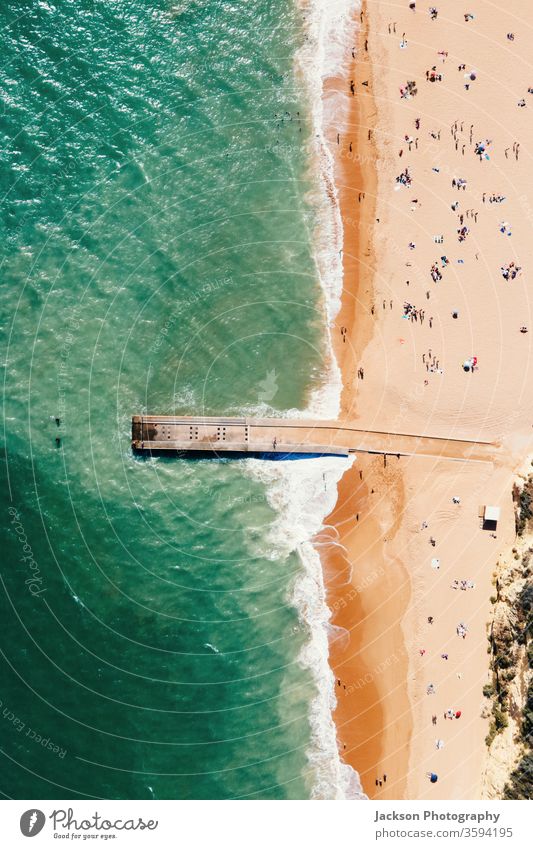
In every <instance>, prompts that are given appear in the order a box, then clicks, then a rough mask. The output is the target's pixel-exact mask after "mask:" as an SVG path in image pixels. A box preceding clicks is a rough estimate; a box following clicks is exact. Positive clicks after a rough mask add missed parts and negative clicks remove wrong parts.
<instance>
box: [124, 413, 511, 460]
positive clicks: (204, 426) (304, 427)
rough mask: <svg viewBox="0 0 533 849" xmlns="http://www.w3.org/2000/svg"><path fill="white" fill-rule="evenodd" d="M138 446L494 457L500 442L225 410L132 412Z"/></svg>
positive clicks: (160, 449) (139, 448)
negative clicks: (261, 416)
mask: <svg viewBox="0 0 533 849" xmlns="http://www.w3.org/2000/svg"><path fill="white" fill-rule="evenodd" d="M131 435H132V443H131V444H132V448H133V450H134V451H135V452H141V453H142V452H145V453H152V454H159V453H161V452H195V453H197V452H206V453H214V454H227V453H239V454H240V453H247V454H265V453H275V454H282V455H283V454H330V455H341V456H347V455H348V454H349V453H351V452H355V453H357V452H367V453H374V454H397V455H400V456H402V455H403V456H410V455H414V454H417V455H419V454H422V455H425V456H430V457H442V458H448V459H451V460H471V461H478V462H479V461H481V462H490V461H491V460H492V456H493V453H494V451H495V449H496V445H495V444H494V443H491V442H480V441H477V440H469V439H453V438H452V439H450V438H445V437H439V436H431V435H429V434H408V433H386V432H380V431H368V430H361V429H359V428H357V427H355V426H354V425H353V424H351V423H350V422H330V421H323V420H320V419H314V420H313V419H252V418H228V417H225V416H157V415H146V416H133V417H132V434H131Z"/></svg>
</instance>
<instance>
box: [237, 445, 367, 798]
mask: <svg viewBox="0 0 533 849" xmlns="http://www.w3.org/2000/svg"><path fill="white" fill-rule="evenodd" d="M354 459H355V457H354V456H353V455H352V456H350V457H320V458H309V459H302V460H295V461H292V462H291V461H280V462H276V461H273V462H265V461H264V460H254V459H249V460H244V461H243V466H244V469H245V470H246V472H247V473H248V474H251V475H252V476H253V477H254V478H256V479H259V480H261V481H262V482H263V483H264V484H265V485H266V492H267V498H268V501H269V503H270V505H271V506H272V508H273V509H274V510H275V511H276V516H277V518H276V519H275V521H274V523H273V525H272V526H271V528H270V531H269V536H268V539H267V544H268V546H269V552H268V555H267V556H271V557H272V558H273V559H277V558H280V557H286V556H287V555H288V554H289V553H290V552H293V551H296V552H297V553H298V555H299V556H300V559H301V561H302V571H301V573H300V574H299V575H298V577H297V579H296V581H295V583H294V586H293V588H292V593H291V599H290V601H291V603H292V604H293V605H294V606H295V608H296V609H297V610H298V612H299V615H300V617H301V619H302V621H303V622H304V623H305V625H306V626H307V627H308V628H309V632H310V639H309V641H308V642H307V644H306V645H305V646H304V648H303V650H302V651H301V654H300V656H299V658H298V661H299V662H300V663H301V664H302V665H303V666H304V667H305V668H307V669H309V670H310V672H311V674H312V675H313V678H314V680H315V683H316V695H315V697H314V698H313V701H312V703H311V711H310V723H311V733H312V740H311V748H310V751H309V753H308V757H309V762H310V765H311V768H312V772H313V789H312V795H313V797H314V798H317V799H362V798H365V797H364V794H363V791H362V789H361V784H360V782H359V776H358V775H357V773H356V772H355V771H354V770H353V769H352V768H351V767H350V766H348V765H347V764H344V763H342V762H341V760H340V757H339V752H338V746H337V735H336V729H335V725H334V723H333V718H332V711H333V709H334V707H335V679H334V676H333V672H332V670H331V668H330V666H329V664H328V656H329V636H330V628H331V626H330V624H329V623H330V618H331V612H330V610H329V608H328V606H327V603H326V591H325V587H324V578H323V572H322V565H321V562H320V558H319V555H318V552H317V551H316V549H315V548H314V546H313V544H312V542H311V540H312V539H313V537H314V536H315V535H316V534H317V533H319V532H320V530H321V529H322V528H323V523H324V517H325V516H326V515H328V513H330V512H331V510H332V509H333V507H334V505H335V502H336V500H337V485H338V482H339V480H340V479H341V477H342V476H343V474H344V473H345V472H346V471H347V470H348V469H349V468H350V466H351V465H352V463H353V462H354Z"/></svg>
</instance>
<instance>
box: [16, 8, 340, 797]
mask: <svg viewBox="0 0 533 849" xmlns="http://www.w3.org/2000/svg"><path fill="white" fill-rule="evenodd" d="M0 32H1V36H2V43H3V50H2V58H1V62H0V66H1V69H0V93H1V106H0V138H1V142H0V148H1V153H0V191H1V196H2V206H1V238H0V251H1V277H0V280H1V287H2V323H1V328H2V336H3V343H2V345H3V352H4V353H3V366H4V373H5V390H4V391H5V403H4V435H3V439H4V450H5V463H4V465H3V478H4V481H3V490H2V499H3V504H2V512H1V514H0V515H1V516H2V520H1V527H2V537H3V542H2V547H3V548H2V568H1V581H2V586H1V587H0V598H1V602H0V604H1V632H2V656H1V657H0V663H1V676H0V702H1V704H0V712H1V716H0V719H1V722H0V740H1V755H2V770H1V776H2V778H1V782H2V788H1V789H2V793H3V794H4V795H5V796H7V797H14V798H55V797H59V798H66V797H72V798H76V797H78V798H88V797H89V798H90V797H103V798H161V799H165V798H199V799H203V798H218V799H225V798H236V797H250V798H306V797H309V796H310V795H312V794H313V793H316V786H317V781H318V780H319V779H317V763H319V761H320V758H318V761H317V760H316V758H315V759H313V751H314V750H315V751H316V750H317V747H318V748H320V746H319V741H318V740H317V728H316V725H315V726H314V725H313V720H312V712H313V709H314V708H313V705H314V707H315V708H317V707H320V705H319V702H320V693H319V692H318V690H317V687H318V684H317V676H316V674H314V672H313V669H312V668H311V667H312V659H311V661H310V662H309V663H307V664H306V663H302V652H303V653H304V654H305V651H306V646H309V642H310V640H311V631H310V626H309V624H308V623H307V624H306V622H305V621H304V620H303V618H302V610H301V609H299V608H298V604H297V603H296V601H297V596H298V595H299V596H300V597H301V595H302V593H305V582H304V583H303V584H302V583H300V584H298V581H299V579H300V580H301V578H302V570H303V568H304V567H303V565H302V557H301V552H300V553H298V551H297V550H296V549H295V545H294V544H293V540H292V539H291V533H290V529H288V527H287V525H286V524H284V517H285V519H287V517H289V518H290V516H291V512H290V511H291V506H290V504H289V503H288V502H287V497H288V496H287V492H289V494H290V489H291V487H293V486H294V487H296V488H297V487H302V486H304V487H307V484H306V476H307V477H308V476H309V475H311V477H312V476H313V475H314V478H313V479H314V480H316V475H317V468H318V467H314V470H313V471H312V472H308V471H306V469H309V466H308V465H307V466H306V465H305V463H307V464H308V463H309V461H305V463H304V464H303V465H299V464H297V463H293V464H290V465H291V466H292V467H293V468H294V467H296V466H298V469H297V470H296V471H292V470H290V469H289V470H286V469H279V468H278V467H279V466H280V464H270V467H269V468H267V467H266V464H263V465H261V461H252V462H249V461H242V462H223V461H216V460H213V461H209V460H205V461H200V462H191V461H185V460H181V459H157V460H143V459H138V458H134V457H132V455H131V452H130V448H129V436H130V417H131V414H132V413H135V412H142V411H151V412H161V413H163V412H178V413H183V414H195V413H202V414H214V413H228V414H231V413H243V412H250V413H253V412H268V411H269V410H271V409H275V410H279V411H286V410H292V409H295V408H304V407H305V406H306V404H307V403H308V400H309V397H310V394H311V393H312V392H313V390H316V389H317V388H318V387H319V386H320V383H321V381H322V380H323V363H324V361H325V356H326V352H325V346H326V343H325V337H324V308H323V302H322V296H321V290H320V286H319V284H318V282H317V273H316V268H315V263H314V260H313V252H312V242H313V233H314V232H315V230H316V228H317V226H318V222H317V220H316V213H315V212H314V211H313V204H312V202H311V201H310V198H311V197H312V193H313V191H314V190H316V185H315V184H314V179H315V178H314V176H313V170H312V168H311V158H312V157H311V153H312V150H313V128H312V122H311V120H310V106H309V98H308V96H307V94H306V92H305V90H304V88H303V87H302V83H301V80H299V79H298V78H297V76H296V72H295V63H294V57H295V53H296V51H297V50H298V49H299V48H300V47H301V45H302V44H303V43H304V29H303V23H302V17H301V13H300V12H299V11H298V9H297V7H296V5H295V4H294V3H293V2H291V0H257V2H254V3H249V2H246V0H237V1H236V2H229V0H190V2H179V0H178V2H175V3H171V2H166V0H53V2H52V0H49V2H45V0H39V2H38V1H37V0H25V1H24V0H17V1H16V2H14V0H13V1H12V0H5V2H3V3H2V4H1V6H0ZM56 416H58V417H59V418H60V420H61V421H60V426H59V427H58V426H57V425H56V422H55V420H54V417H56ZM56 439H59V440H60V444H59V445H58V444H56ZM323 462H324V463H326V461H321V460H318V461H317V463H318V464H320V463H323ZM327 462H329V463H330V464H331V461H327ZM332 469H333V471H332ZM327 475H333V477H334V476H335V469H334V468H333V467H332V466H331V465H330V466H327V467H326V466H324V468H323V469H322V468H320V469H319V478H320V486H322V479H323V481H324V488H325V489H327ZM307 488H308V487H307ZM295 503H296V507H295V508H294V509H296V511H298V509H299V508H298V501H297V499H296V502H295ZM293 506H294V505H293ZM280 511H281V512H280ZM295 515H296V520H295V521H292V519H291V528H294V527H295V525H297V524H298V514H297V513H296V514H295ZM293 519H294V516H293ZM311 529H312V527H311ZM300 541H301V540H300ZM315 565H316V564H315ZM295 593H296V595H295ZM319 612H320V611H319ZM317 699H318V702H317ZM323 792H325V793H326V795H327V794H328V792H332V791H327V790H326V791H323Z"/></svg>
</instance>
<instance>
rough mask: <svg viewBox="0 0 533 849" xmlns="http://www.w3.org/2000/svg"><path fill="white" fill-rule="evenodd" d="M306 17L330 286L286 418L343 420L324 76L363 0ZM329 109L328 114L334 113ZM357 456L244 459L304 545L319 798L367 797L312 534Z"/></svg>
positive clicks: (318, 201) (301, 58) (322, 1)
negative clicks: (301, 407) (298, 394)
mask: <svg viewBox="0 0 533 849" xmlns="http://www.w3.org/2000/svg"><path fill="white" fill-rule="evenodd" d="M297 2H298V5H299V7H300V8H301V9H302V11H303V12H304V16H305V20H306V35H307V41H306V44H305V46H304V47H302V49H301V50H300V51H299V52H298V54H297V57H296V62H297V72H298V74H299V75H300V77H301V79H303V81H304V83H305V85H306V86H307V89H308V92H309V100H310V103H311V104H312V124H313V135H314V138H315V140H316V161H315V163H314V165H315V166H316V168H317V173H318V174H319V183H320V184H319V187H318V192H317V193H316V196H314V197H313V198H311V199H310V202H312V203H313V204H314V205H315V206H316V207H317V208H318V209H319V211H320V216H319V220H320V227H319V228H318V229H317V232H316V233H315V234H314V247H315V261H316V266H317V270H318V274H319V278H320V283H321V286H322V289H323V292H324V298H325V309H326V315H327V334H328V338H327V345H328V362H327V363H326V369H327V375H326V379H325V380H324V381H323V384H322V386H321V387H320V388H318V389H316V390H315V391H314V393H313V394H312V396H311V398H310V399H309V403H308V406H307V409H306V410H305V411H298V410H290V411H288V412H286V413H285V416H286V417H288V418H291V417H294V416H298V415H300V416H301V415H308V416H313V417H320V418H322V417H323V418H332V419H334V418H337V417H338V414H339V411H340V396H341V389H342V379H341V373H340V369H339V367H338V364H337V361H336V359H335V356H334V353H333V346H332V340H331V326H332V324H333V322H334V319H335V317H336V315H337V313H338V311H339V308H340V303H341V295H342V287H343V265H342V246H343V227H342V219H341V215H340V207H339V199H338V193H337V189H336V186H335V179H334V160H333V156H332V152H331V150H330V149H329V147H328V144H327V142H326V138H325V133H324V127H325V126H326V123H325V122H326V121H328V120H331V117H332V110H333V109H334V108H335V109H336V120H337V121H339V122H342V120H343V118H344V115H343V112H342V111H341V110H339V109H338V103H336V102H335V99H332V100H330V103H329V104H326V103H325V100H324V97H323V85H324V81H325V80H326V79H327V78H328V77H330V76H333V75H336V76H338V75H340V74H342V72H343V70H345V68H346V67H347V66H348V63H349V58H350V56H351V49H352V46H353V16H354V14H355V13H356V12H357V10H358V4H354V2H353V0H297ZM328 113H329V114H328ZM354 459H355V457H353V456H352V457H350V458H338V457H337V458H333V457H323V458H320V459H308V460H300V461H295V462H285V463H284V462H280V463H278V462H273V463H264V462H262V461H257V460H248V461H245V465H246V466H247V467H248V469H249V471H250V472H251V473H252V474H253V475H254V477H258V478H260V479H261V480H262V481H263V482H264V483H265V484H266V486H267V493H268V496H267V497H268V499H269V501H270V503H271V505H272V507H273V508H274V509H275V510H276V512H277V516H278V518H277V520H276V521H275V523H274V525H273V527H272V528H271V533H270V540H269V542H270V545H271V546H272V552H271V554H272V556H274V557H277V556H284V555H286V554H287V553H288V552H289V551H297V552H298V554H299V556H300V558H301V561H302V567H303V568H302V572H301V574H300V575H299V576H298V578H297V580H296V582H295V584H294V587H293V591H292V599H291V601H292V603H293V604H294V605H295V607H296V608H297V610H298V611H299V614H300V616H301V618H302V620H303V621H304V622H305V623H306V625H307V626H308V628H309V631H310V640H309V642H308V643H307V644H306V645H305V646H304V648H303V650H302V652H301V654H300V657H299V661H300V663H302V665H303V666H305V667H306V668H308V669H309V670H310V671H311V673H312V675H313V677H314V679H315V682H316V696H315V698H314V699H313V702H312V704H311V712H310V722H311V729H312V742H311V748H310V751H309V753H308V757H309V762H310V764H311V767H312V770H313V776H314V781H313V789H312V795H313V797H314V798H318V799H364V798H366V797H365V795H364V793H363V790H362V787H361V782H360V780H359V775H358V774H357V772H355V770H353V769H352V767H351V766H349V765H348V764H345V763H343V762H342V761H341V759H340V756H339V751H338V745H337V734H336V729H335V725H334V722H333V718H332V711H333V709H334V707H335V680H334V676H333V672H332V670H331V668H330V666H329V664H328V657H329V635H330V627H331V626H330V624H329V623H330V618H331V612H330V610H329V609H328V606H327V603H326V591H325V587H324V578H323V571H322V565H321V562H320V558H319V555H318V552H317V550H316V548H315V547H314V546H313V544H312V542H311V540H312V539H313V537H314V536H315V535H316V534H317V533H318V532H319V531H320V530H322V529H323V527H324V524H323V523H324V518H325V516H327V515H328V514H329V513H330V512H331V510H332V509H333V507H334V505H335V502H336V500H337V485H338V482H339V481H340V479H341V477H342V475H343V474H344V472H345V471H347V470H348V469H349V468H350V466H351V465H352V463H353V462H354Z"/></svg>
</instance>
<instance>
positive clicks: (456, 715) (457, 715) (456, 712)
mask: <svg viewBox="0 0 533 849" xmlns="http://www.w3.org/2000/svg"><path fill="white" fill-rule="evenodd" d="M460 716H461V711H460V710H456V711H455V718H456V719H459V717H460Z"/></svg>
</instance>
